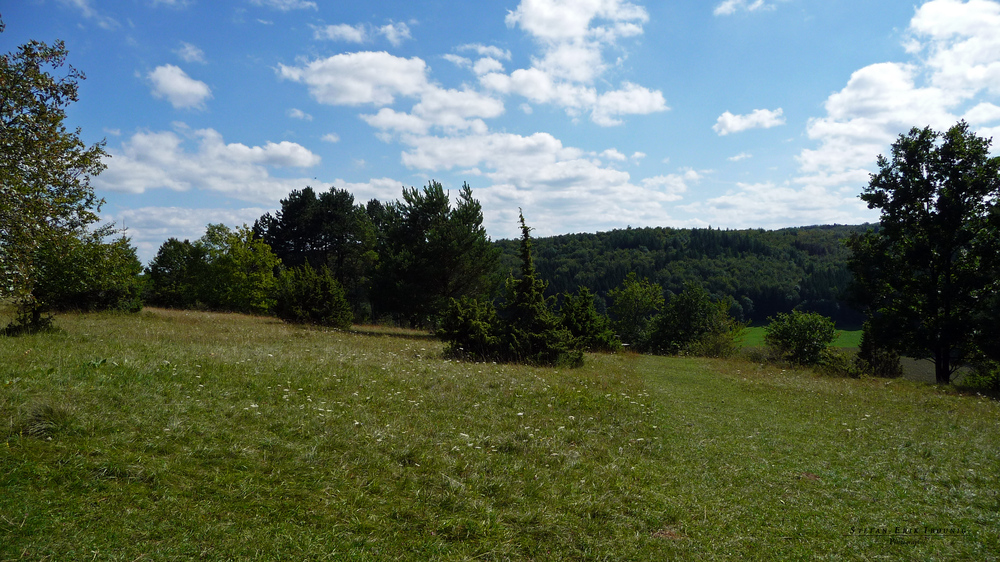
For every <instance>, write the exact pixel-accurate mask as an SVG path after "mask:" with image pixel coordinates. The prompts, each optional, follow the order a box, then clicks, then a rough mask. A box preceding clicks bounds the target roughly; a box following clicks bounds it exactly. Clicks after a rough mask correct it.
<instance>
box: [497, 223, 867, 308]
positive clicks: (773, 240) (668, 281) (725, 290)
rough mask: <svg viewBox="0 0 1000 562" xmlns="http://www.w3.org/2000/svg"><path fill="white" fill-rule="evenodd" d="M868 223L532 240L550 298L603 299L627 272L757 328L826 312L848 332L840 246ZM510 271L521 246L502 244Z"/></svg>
mask: <svg viewBox="0 0 1000 562" xmlns="http://www.w3.org/2000/svg"><path fill="white" fill-rule="evenodd" d="M868 226H869V225H854V226H850V225H824V226H807V227H799V228H784V229H781V230H719V229H711V228H707V229H676V228H663V227H657V228H627V229H624V230H612V231H610V232H598V233H596V234H565V235H561V236H552V237H548V238H537V239H535V240H534V254H535V260H536V261H535V265H536V268H537V271H538V274H539V276H540V277H541V278H542V279H544V280H545V281H547V282H548V284H549V286H548V293H549V294H552V295H554V294H558V293H565V292H575V291H576V290H577V288H578V287H580V286H586V287H588V288H590V289H591V291H592V292H594V293H595V294H597V295H598V297H599V298H598V306H601V304H602V301H606V298H607V294H608V290H610V289H613V288H615V287H617V286H618V285H620V284H621V282H622V281H623V280H624V279H625V277H626V276H627V275H628V273H629V272H631V271H634V272H635V273H636V275H638V276H639V277H640V278H643V277H645V278H647V279H649V280H651V281H653V282H655V283H659V284H660V285H661V286H662V287H663V289H664V290H665V292H667V293H678V292H680V291H681V290H682V289H683V287H684V284H685V283H687V282H695V283H699V284H701V285H702V286H704V287H705V288H706V289H707V290H708V291H709V292H711V293H712V294H713V295H714V296H716V297H719V298H724V297H725V296H726V295H728V296H731V297H733V299H734V301H735V304H734V306H733V314H734V315H735V316H736V317H737V318H741V319H744V320H750V321H752V322H763V321H766V319H767V317H768V316H773V315H774V314H776V313H778V312H788V311H790V310H792V309H793V308H796V307H797V308H799V309H800V310H806V311H814V312H819V313H822V314H824V315H826V316H829V317H830V318H833V319H834V320H836V321H837V322H838V323H839V324H841V325H845V326H849V325H854V324H859V323H860V321H861V319H862V318H861V315H860V314H859V313H858V312H857V311H854V310H852V309H851V308H850V307H849V305H848V304H847V303H846V302H845V300H844V297H845V295H844V292H845V289H846V288H847V285H848V283H849V282H850V280H851V273H850V271H849V270H848V269H847V258H848V255H849V251H848V250H847V249H846V248H845V247H844V245H843V244H842V241H843V239H844V238H846V237H848V236H849V235H850V234H851V233H852V232H858V231H863V230H865V229H866V228H868ZM495 244H496V245H497V246H498V247H500V249H501V251H502V253H503V257H502V264H503V266H504V269H505V270H512V271H516V269H517V264H518V263H519V261H518V256H517V249H518V241H516V240H499V241H496V242H495Z"/></svg>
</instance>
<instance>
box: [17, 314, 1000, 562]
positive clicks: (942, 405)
mask: <svg viewBox="0 0 1000 562" xmlns="http://www.w3.org/2000/svg"><path fill="white" fill-rule="evenodd" d="M58 323H59V325H60V326H62V327H63V328H64V329H65V330H66V332H65V333H64V334H57V335H46V336H34V337H26V338H16V339H3V340H0V424H3V425H0V437H3V438H4V440H5V443H4V444H0V515H2V518H0V560H7V559H19V558H29V559H39V558H42V557H45V556H51V557H53V558H56V559H79V558H83V557H86V558H88V559H91V558H95V557H96V558H98V559H118V560H134V559H136V558H138V557H144V559H147V560H161V559H176V558H189V557H196V556H202V557H207V558H213V559H226V558H233V559H236V558H239V559H244V558H262V559H287V558H295V559H344V558H353V559H371V560H393V559H407V560H425V559H441V560H466V559H472V558H476V559H485V560H503V559H534V560H566V559H570V560H573V559H575V560H604V559H615V560H618V559H635V560H649V559H656V560H659V559H669V558H674V557H678V558H687V559H690V558H698V559H734V558H746V557H749V558H756V559H767V558H772V559H824V558H826V559H845V558H846V559H858V560H870V559H874V558H893V559H899V558H903V559H935V558H936V559H956V558H964V559H977V560H986V559H993V558H997V557H998V556H1000V541H998V538H997V533H996V529H997V528H1000V499H998V495H997V492H996V490H997V489H998V484H1000V482H998V471H1000V468H998V467H1000V443H998V441H997V439H996V434H997V431H998V429H1000V407H998V404H997V403H995V402H991V401H987V400H983V399H979V398H972V397H960V396H956V395H954V394H951V393H950V392H947V391H945V390H941V389H937V388H935V387H932V386H927V385H921V384H918V383H911V382H908V381H891V382H888V381H880V380H868V381H857V380H839V379H827V378H820V377H816V376H814V375H812V374H811V373H800V372H784V371H781V370H780V369H773V368H768V367H758V366H755V365H750V364H746V363H741V362H724V361H709V360H695V359H676V358H654V357H640V356H635V355H628V354H622V355H617V356H588V362H587V366H585V367H584V368H582V369H577V370H572V371H565V370H551V369H534V368H527V367H517V366H509V365H484V364H467V363H456V362H453V361H447V360H444V359H441V346H440V344H439V343H438V342H436V341H434V340H432V339H429V338H427V337H425V336H422V335H420V334H415V333H412V332H399V333H394V334H386V333H383V332H379V331H378V330H374V329H372V330H362V331H359V332H356V333H336V332H333V333H329V332H323V331H319V330H311V329H303V328H296V327H290V326H286V325H283V324H280V323H278V322H275V321H273V320H269V319H259V318H251V317H245V316H238V315H221V314H205V313H181V312H167V311H150V312H146V313H143V314H141V315H136V316H124V317H123V316H102V315H82V316H65V317H60V318H59V319H58ZM30 433H34V434H36V436H35V437H32V436H29V435H28V434H30ZM924 526H930V527H935V528H942V527H948V528H957V529H959V530H960V531H961V533H963V534H962V535H961V536H953V537H936V538H921V537H914V538H909V539H904V540H903V541H902V542H906V543H907V544H896V543H894V542H893V539H891V538H888V537H885V536H879V537H865V536H853V535H852V527H853V528H855V529H858V528H870V527H877V528H888V530H889V531H892V530H893V529H894V528H895V527H910V528H915V527H920V528H923V527H924Z"/></svg>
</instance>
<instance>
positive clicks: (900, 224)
mask: <svg viewBox="0 0 1000 562" xmlns="http://www.w3.org/2000/svg"><path fill="white" fill-rule="evenodd" d="M990 144H991V141H990V140H987V139H983V138H980V137H978V136H976V135H975V134H974V133H972V132H971V131H969V126H968V125H967V124H966V123H965V122H964V121H963V122H959V123H958V124H956V125H955V126H953V127H951V128H950V129H949V130H948V131H947V132H945V133H939V132H935V131H932V130H931V129H930V128H924V129H918V128H913V129H911V130H910V132H909V133H908V134H906V135H900V136H899V138H898V139H897V141H896V142H895V143H893V145H892V155H891V156H892V157H891V159H889V158H886V157H884V156H881V155H880V156H879V157H878V167H879V172H878V173H877V174H872V176H871V181H870V182H869V184H868V186H867V187H866V188H865V189H864V192H863V193H862V194H861V199H862V200H864V201H865V202H866V203H868V207H869V208H872V209H874V208H878V209H881V212H882V214H881V218H880V224H879V228H878V229H877V230H869V231H868V232H866V233H864V234H861V235H855V236H853V237H852V238H851V239H850V240H849V241H848V246H849V247H850V249H851V250H852V251H853V253H854V255H853V257H852V258H851V260H850V265H851V268H852V270H853V272H854V274H855V295H856V298H857V299H858V300H859V301H860V302H861V303H862V304H863V305H865V306H866V307H867V309H868V313H869V316H870V321H871V323H872V329H873V330H874V331H875V332H877V333H878V339H879V340H880V342H885V343H889V344H891V347H894V348H896V349H899V350H900V351H902V352H904V353H907V354H909V355H912V356H914V357H924V358H930V359H933V361H934V370H935V376H936V379H937V382H938V383H941V384H947V383H949V382H950V381H951V378H952V375H953V374H954V372H955V371H956V369H958V367H960V366H961V364H962V363H963V362H964V361H966V360H968V359H969V358H970V357H969V355H970V353H971V351H972V349H973V348H974V344H975V342H976V341H977V340H981V339H982V337H983V335H984V334H989V333H992V334H993V335H994V337H995V335H996V332H995V331H994V330H995V327H994V326H993V324H995V322H996V318H995V317H992V318H990V316H991V315H989V314H983V312H984V311H985V308H986V307H988V306H990V305H989V303H995V302H996V298H997V297H996V295H997V292H998V289H1000V285H998V281H997V273H998V272H1000V267H998V266H1000V264H998V261H1000V225H998V221H997V216H998V213H1000V211H998V209H997V206H998V204H1000V203H998V199H1000V158H997V157H993V158H991V157H990V156H989V147H990ZM998 343H1000V342H997V341H996V340H995V339H994V341H993V342H992V344H993V345H992V346H991V347H993V348H994V349H996V348H997V347H998V345H997V344H998ZM980 345H982V344H981V343H980Z"/></svg>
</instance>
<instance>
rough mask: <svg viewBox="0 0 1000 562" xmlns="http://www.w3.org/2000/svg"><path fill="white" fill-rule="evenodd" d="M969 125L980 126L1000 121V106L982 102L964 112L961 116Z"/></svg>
mask: <svg viewBox="0 0 1000 562" xmlns="http://www.w3.org/2000/svg"><path fill="white" fill-rule="evenodd" d="M962 119H965V120H966V121H968V122H969V124H970V125H982V124H986V123H994V122H997V121H1000V106H997V105H994V104H992V103H988V102H983V103H980V104H978V105H976V106H975V107H973V108H972V109H970V110H968V111H966V112H965V115H963V116H962Z"/></svg>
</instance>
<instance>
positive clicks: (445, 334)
mask: <svg viewBox="0 0 1000 562" xmlns="http://www.w3.org/2000/svg"><path fill="white" fill-rule="evenodd" d="M498 326H499V323H498V321H497V311H496V308H495V307H494V306H493V303H490V302H482V303H481V302H479V301H478V300H476V299H474V298H471V297H462V298H461V299H451V301H450V302H449V304H448V308H447V309H446V310H445V313H444V315H443V316H442V318H441V325H440V327H439V328H438V330H437V335H438V337H440V338H441V339H442V340H444V341H446V342H448V350H447V353H449V354H451V355H455V356H458V357H469V358H473V359H482V360H495V359H499V358H500V357H499V353H500V338H499V336H498V335H497V330H498Z"/></svg>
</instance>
